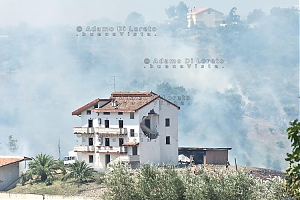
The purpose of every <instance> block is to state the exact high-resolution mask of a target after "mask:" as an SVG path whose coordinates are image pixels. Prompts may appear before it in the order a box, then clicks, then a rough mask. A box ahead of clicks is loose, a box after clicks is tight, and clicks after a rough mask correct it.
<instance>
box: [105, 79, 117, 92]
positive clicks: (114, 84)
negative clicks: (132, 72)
mask: <svg viewBox="0 0 300 200" xmlns="http://www.w3.org/2000/svg"><path fill="white" fill-rule="evenodd" d="M110 77H114V83H113V84H107V85H113V86H114V91H116V79H115V78H116V77H115V76H110Z"/></svg>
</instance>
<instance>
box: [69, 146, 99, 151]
mask: <svg viewBox="0 0 300 200" xmlns="http://www.w3.org/2000/svg"><path fill="white" fill-rule="evenodd" d="M74 151H75V152H76V151H79V152H90V151H92V152H94V151H95V147H94V146H87V145H76V146H74Z"/></svg>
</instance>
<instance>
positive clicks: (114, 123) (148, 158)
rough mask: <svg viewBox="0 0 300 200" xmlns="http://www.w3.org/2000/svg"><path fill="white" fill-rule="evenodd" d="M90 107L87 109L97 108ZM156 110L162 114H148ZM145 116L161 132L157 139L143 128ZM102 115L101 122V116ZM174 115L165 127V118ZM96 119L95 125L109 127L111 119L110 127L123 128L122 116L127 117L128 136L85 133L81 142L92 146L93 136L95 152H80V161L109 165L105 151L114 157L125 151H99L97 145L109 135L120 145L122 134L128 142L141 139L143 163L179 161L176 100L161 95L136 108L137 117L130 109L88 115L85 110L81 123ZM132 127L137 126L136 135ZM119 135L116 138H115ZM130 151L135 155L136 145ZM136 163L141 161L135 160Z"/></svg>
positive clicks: (140, 151)
mask: <svg viewBox="0 0 300 200" xmlns="http://www.w3.org/2000/svg"><path fill="white" fill-rule="evenodd" d="M93 109H94V107H90V108H88V109H87V110H93ZM152 109H153V110H154V112H155V113H157V114H158V116H148V113H149V112H150V110H152ZM143 116H148V117H150V120H151V123H150V125H151V127H150V128H151V130H153V131H157V132H159V136H158V137H157V138H156V139H152V140H150V139H149V138H148V137H146V136H145V135H144V133H143V131H142V130H141V128H140V123H141V121H142V119H143ZM99 118H100V119H101V124H99V123H98V121H99V120H98V119H99ZM166 118H169V119H170V127H165V119H166ZM89 119H92V120H93V127H102V128H104V127H105V122H104V121H105V120H109V128H119V120H123V128H127V136H125V137H124V136H123V137H121V136H98V135H97V134H89V135H87V134H82V138H81V140H82V143H81V145H85V146H88V145H89V138H90V137H92V138H93V142H94V143H93V145H94V147H95V148H94V152H82V153H80V154H81V155H82V158H80V156H79V161H81V160H84V161H86V163H88V164H89V165H90V166H93V167H95V168H105V167H106V166H105V155H106V154H110V159H111V160H114V159H116V158H117V157H118V156H122V155H124V154H119V153H112V152H111V153H108V152H101V153H96V150H97V146H100V145H101V146H105V138H110V145H109V146H113V147H117V146H119V138H123V139H124V142H137V143H139V145H138V151H137V155H139V156H140V163H153V164H155V165H157V164H159V165H161V164H163V163H165V164H168V163H171V164H175V165H176V164H177V163H178V108H177V107H175V106H174V105H172V104H169V103H167V102H166V101H165V100H162V99H157V100H155V101H154V102H151V103H150V104H148V105H146V106H145V107H143V108H141V109H140V110H138V111H137V112H135V115H134V119H130V113H126V112H123V115H119V114H118V112H116V113H113V112H110V115H104V114H103V113H99V115H98V113H95V112H91V115H86V110H85V111H83V112H82V113H81V126H82V127H87V126H88V120H89ZM130 129H134V133H135V135H134V137H131V135H130ZM166 136H170V142H171V143H170V144H168V145H167V144H166ZM99 137H101V138H102V144H101V143H100V142H99V141H98V139H99ZM114 139H115V140H114ZM88 155H93V160H94V163H93V164H91V163H89V156H88ZM127 155H132V147H131V146H128V148H127ZM135 164H136V166H138V165H139V164H137V163H135Z"/></svg>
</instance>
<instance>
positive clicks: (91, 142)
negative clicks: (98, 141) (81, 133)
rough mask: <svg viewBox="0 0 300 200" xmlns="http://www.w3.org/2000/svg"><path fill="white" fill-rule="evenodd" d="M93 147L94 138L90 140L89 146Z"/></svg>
mask: <svg viewBox="0 0 300 200" xmlns="http://www.w3.org/2000/svg"><path fill="white" fill-rule="evenodd" d="M93 145H94V141H93V138H89V146H93Z"/></svg>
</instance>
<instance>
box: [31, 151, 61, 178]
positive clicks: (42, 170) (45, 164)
mask: <svg viewBox="0 0 300 200" xmlns="http://www.w3.org/2000/svg"><path fill="white" fill-rule="evenodd" d="M56 170H57V163H56V161H55V160H54V158H53V157H52V156H49V155H46V154H42V153H41V154H38V155H37V156H36V157H35V158H33V161H32V162H31V163H30V164H29V173H31V174H32V175H36V176H38V177H40V180H41V181H42V182H44V181H46V180H47V178H48V176H50V177H53V175H54V173H55V172H56Z"/></svg>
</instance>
